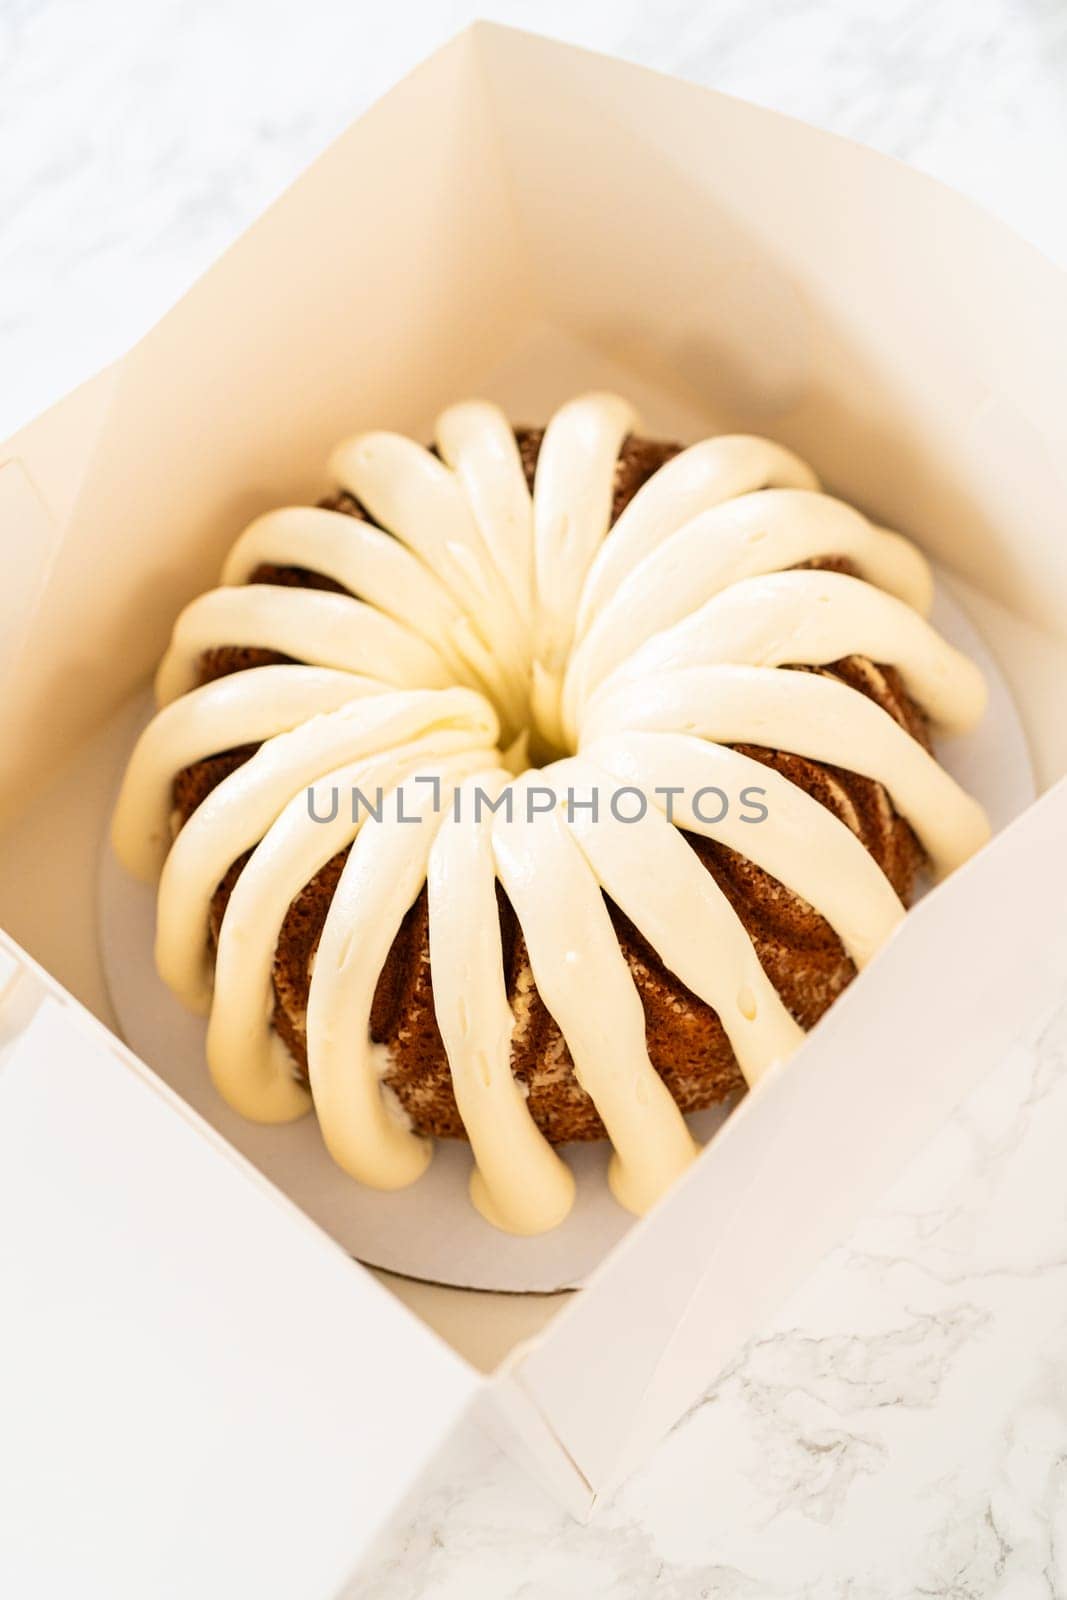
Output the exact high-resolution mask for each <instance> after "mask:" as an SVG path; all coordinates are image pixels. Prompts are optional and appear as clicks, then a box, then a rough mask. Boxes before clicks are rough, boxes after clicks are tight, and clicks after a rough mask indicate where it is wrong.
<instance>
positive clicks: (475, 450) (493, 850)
mask: <svg viewBox="0 0 1067 1600" xmlns="http://www.w3.org/2000/svg"><path fill="white" fill-rule="evenodd" d="M637 426H638V423H637V419H636V418H635V415H634V413H633V411H632V410H631V408H630V406H629V405H628V404H627V403H626V402H625V401H624V400H622V399H620V398H618V397H616V396H614V395H610V394H590V395H586V396H583V397H581V398H579V399H576V400H573V401H571V402H570V403H568V404H567V405H564V406H563V407H562V408H561V409H560V410H559V411H557V412H556V414H555V415H554V416H553V417H552V418H551V420H550V422H549V424H548V426H547V428H545V429H544V430H543V431H542V430H537V429H532V428H519V429H513V428H512V426H511V425H510V423H509V422H508V421H507V420H506V418H505V417H504V415H503V414H502V413H501V412H500V411H499V410H498V409H497V408H496V407H494V406H492V405H489V404H486V403H482V402H477V401H474V402H469V403H464V404H460V405H456V406H453V407H451V408H450V409H448V410H447V411H445V412H444V413H443V415H442V416H441V417H440V418H439V419H438V422H437V425H436V433H435V443H434V446H433V447H432V448H431V449H423V448H422V447H420V446H418V445H416V444H414V443H412V442H411V441H409V440H407V439H404V438H401V437H400V436H398V435H395V434H391V433H366V434H362V435H360V436H358V437H356V438H352V439H349V440H348V441H347V442H345V443H344V444H342V445H341V446H340V447H339V448H338V449H337V450H336V452H335V453H334V455H333V458H332V461H331V476H332V479H333V482H334V490H333V492H332V493H331V494H330V495H329V497H328V498H326V499H324V500H323V501H322V502H321V503H320V504H319V505H318V506H316V507H299V508H296V507H291V508H287V509H284V510H277V511H271V512H268V513H267V514H266V515H265V516H261V517H259V518H258V519H257V520H256V521H255V522H253V523H252V524H251V526H250V527H248V528H246V529H245V531H244V533H243V534H242V535H241V536H240V538H239V539H238V540H237V543H236V544H235V545H234V547H233V549H232V550H231V552H230V554H229V557H228V559H227V561H226V563H225V567H224V569H223V573H222V586H221V587H219V588H217V589H214V590H212V591H211V592H210V593H207V594H204V595H202V596H201V597H200V598H199V599H197V600H194V601H193V603H192V604H191V605H189V606H188V607H187V608H186V610H185V611H184V612H183V613H182V614H181V616H180V617H179V618H178V621H177V624H176V626H175V629H174V633H173V637H172V640H171V644H170V648H169V650H168V651H167V654H166V656H165V658H164V660H163V662H162V665H161V667H160V669H159V673H158V677H157V683H156V689H157V699H158V703H159V705H160V707H161V709H160V710H159V711H158V714H157V715H156V716H155V718H154V719H153V720H152V721H151V723H150V724H149V725H148V727H147V728H146V730H145V731H144V733H143V735H142V736H141V738H140V741H139V743H138V744H137V747H136V750H135V752H134V754H133V756H132V758H131V761H130V764H129V768H128V771H127V774H126V778H125V782H124V785H123V788H122V791H121V795H120V798H119V801H118V805H117V809H116V813H115V818H114V828H113V837H114V842H115V846H116V849H117V851H118V853H119V856H120V858H121V859H122V861H123V862H124V863H125V864H126V866H127V867H128V868H129V869H130V870H131V871H133V872H135V873H137V874H139V875H141V876H143V877H152V876H154V875H156V874H161V877H160V883H159V898H158V933H157V946H156V959H157V964H158V967H159V970H160V973H161V974H162V976H163V978H164V979H165V981H166V982H167V984H168V985H169V986H170V988H171V989H172V990H173V991H174V992H175V994H177V995H178V996H180V998H181V999H182V1000H183V1001H185V1002H186V1004H188V1005H189V1006H193V1007H198V1008H202V1009H203V1010H205V1011H209V1012H210V1020H209V1024H208V1033H207V1055H208V1063H209V1066H210V1070H211V1073H212V1075H213V1078H214V1081H215V1083H216V1085H217V1087H218V1090H219V1092H220V1093H221V1094H222V1095H223V1096H224V1098H225V1099H226V1100H227V1101H228V1102H229V1103H230V1104H231V1105H232V1106H234V1107H235V1108H237V1110H239V1111H240V1112H242V1113H243V1114H244V1115H246V1116H248V1117H251V1118H254V1119H257V1120H261V1121H269V1122H280V1121H285V1120H288V1119H290V1118H294V1117H297V1116H300V1115H302V1114H303V1113H304V1112H306V1111H307V1110H309V1109H310V1108H311V1107H312V1106H313V1107H314V1110H315V1112H316V1114H317V1116H318V1120H319V1123H320V1125H321V1130H322V1134H323V1138H324V1140H325V1143H326V1145H327V1147H328V1149H329V1151H330V1153H331V1154H332V1156H333V1157H334V1159H335V1160H336V1161H337V1162H338V1163H339V1164H340V1165H341V1166H342V1167H343V1168H345V1169H346V1170H347V1171H348V1172H349V1173H351V1174H352V1176H353V1177H355V1178H357V1179H358V1180H360V1181H361V1182H363V1183H366V1184H370V1185H374V1186H376V1187H379V1188H382V1189H391V1188H397V1187H400V1186H402V1185H406V1184H408V1183H411V1182H412V1181H413V1180H414V1179H416V1178H418V1176H419V1175H420V1173H421V1172H422V1171H423V1170H424V1168H425V1166H426V1164H427V1162H428V1161H429V1160H430V1156H431V1149H432V1138H467V1139H469V1141H470V1144H471V1147H472V1151H473V1155H474V1168H473V1176H472V1180H471V1194H472V1198H473V1200H474V1203H475V1204H476V1205H477V1206H478V1207H479V1209H480V1210H481V1211H482V1213H483V1214H484V1215H485V1216H486V1217H487V1218H488V1219H489V1220H490V1221H491V1222H493V1223H495V1224H496V1225H497V1226H499V1227H502V1228H506V1229H508V1230H510V1231H512V1232H517V1233H533V1232H538V1231H541V1230H543V1229H546V1228H548V1227H552V1226H554V1225H555V1224H557V1223H558V1222H559V1221H561V1220H562V1218H563V1217H564V1216H565V1215H566V1213H567V1211H568V1209H569V1207H570V1205H571V1201H572V1196H573V1179H572V1176H571V1173H570V1170H569V1169H568V1167H567V1165H566V1164H565V1162H564V1161H563V1160H562V1159H561V1157H560V1155H559V1153H558V1151H557V1149H556V1147H557V1146H559V1145H563V1144H566V1143H567V1142H568V1141H570V1140H586V1139H603V1138H607V1139H609V1140H610V1141H611V1144H612V1147H613V1155H612V1161H611V1167H610V1174H611V1176H610V1181H611V1185H612V1189H613V1192H614V1193H615V1195H616V1198H617V1199H618V1200H619V1201H620V1202H621V1203H622V1204H623V1205H624V1206H626V1207H628V1208H630V1209H631V1210H633V1211H636V1212H639V1211H642V1210H644V1209H645V1208H647V1207H648V1206H649V1205H650V1204H651V1203H652V1202H653V1201H654V1200H655V1199H656V1198H657V1197H658V1196H659V1195H660V1194H661V1193H662V1192H663V1190H664V1189H665V1187H666V1186H667V1185H668V1184H669V1183H670V1182H671V1181H672V1179H673V1178H674V1177H675V1176H676V1175H677V1174H678V1173H679V1172H680V1171H681V1170H682V1169H683V1168H684V1167H685V1166H686V1165H687V1164H688V1163H689V1162H690V1161H691V1159H692V1158H693V1155H694V1153H695V1149H696V1146H695V1144H694V1141H693V1138H692V1136H691V1133H690V1131H689V1128H688V1127H687V1124H686V1121H685V1114H686V1113H690V1112H694V1111H697V1110H700V1109H701V1108H705V1107H708V1106H710V1105H712V1104H714V1103H716V1102H719V1101H721V1100H723V1099H725V1098H726V1097H728V1096H730V1095H733V1094H735V1093H736V1092H738V1091H740V1090H743V1089H744V1087H745V1086H746V1085H751V1084H752V1083H754V1082H755V1081H756V1080H757V1079H758V1078H759V1077H760V1075H761V1074H763V1073H765V1072H767V1071H768V1070H769V1069H770V1068H771V1067H773V1066H775V1065H776V1064H777V1063H780V1062H781V1061H783V1060H784V1059H785V1058H786V1057H787V1056H788V1055H789V1054H790V1052H791V1051H792V1050H793V1049H794V1048H795V1047H796V1045H797V1044H798V1043H799V1041H800V1040H801V1038H802V1037H803V1032H804V1030H805V1029H808V1028H810V1027H812V1025H813V1024H814V1023H815V1022H816V1021H817V1020H818V1018H819V1017H820V1016H821V1015H822V1014H823V1012H824V1011H825V1010H826V1008H827V1007H828V1006H829V1005H830V1003H831V1002H832V1001H833V999H834V998H835V996H836V995H838V994H839V993H840V992H841V990H842V989H843V988H844V987H845V985H846V984H848V983H849V981H850V980H851V978H852V977H853V976H854V974H855V972H856V970H857V969H858V968H860V967H862V966H863V965H864V963H865V962H867V961H868V960H869V959H870V957H871V956H872V955H873V954H874V952H875V951H876V950H877V949H878V947H879V946H880V945H881V944H882V943H883V941H884V940H885V939H886V938H887V937H888V936H889V934H890V933H891V932H892V931H893V929H894V928H895V927H896V925H897V923H898V922H899V921H900V919H901V917H902V916H903V914H904V906H905V905H906V904H907V903H908V900H909V897H910V896H911V894H912V892H913V889H914V886H915V884H916V881H917V878H918V875H919V874H920V873H922V872H924V871H930V872H931V873H932V874H933V875H934V876H935V877H936V876H939V875H942V874H944V873H946V872H948V871H950V870H952V869H953V868H954V867H955V866H957V865H958V864H959V863H960V862H962V861H963V860H965V859H966V858H967V857H968V856H969V855H971V854H972V853H973V852H974V851H975V850H976V849H977V848H978V847H979V846H980V845H981V844H982V843H983V841H984V840H985V838H986V836H987V831H988V830H987V825H986V821H985V818H984V816H983V814H982V811H981V809H980V808H979V806H978V805H977V804H976V803H975V801H974V800H973V799H971V798H970V797H969V796H967V795H966V794H965V793H963V791H962V790H961V789H960V788H959V787H958V786H957V784H956V783H955V782H954V781H953V780H952V779H951V778H950V777H949V776H948V774H947V773H946V772H945V771H944V769H943V768H942V767H941V766H940V765H939V764H938V762H937V761H936V759H935V758H934V756H933V754H932V752H931V745H930V739H929V732H928V728H929V726H930V725H933V726H935V727H941V728H945V729H949V730H953V729H966V728H968V727H970V726H971V725H973V724H974V722H975V721H976V720H977V719H978V718H979V717H980V715H981V713H982V709H983V704H984V686H983V683H982V679H981V676H980V674H979V672H978V671H977V669H976V668H975V667H974V665H973V664H972V663H971V662H969V661H968V660H967V659H965V658H964V657H963V656H961V655H960V654H959V653H958V652H957V651H955V650H954V649H952V648H951V647H950V646H949V645H948V644H946V643H945V642H944V641H943V640H942V639H941V638H940V637H939V635H938V634H937V633H935V632H934V631H933V629H932V628H931V627H930V626H929V625H928V623H927V622H926V621H924V620H923V618H924V613H925V612H926V610H927V608H928V606H929V604H930V600H931V579H930V573H929V569H928V567H927V564H926V562H925V561H924V559H923V558H922V556H921V555H920V554H919V553H918V551H917V550H916V549H915V548H914V547H913V546H912V545H911V544H910V543H908V542H907V541H906V540H905V539H903V538H901V537H900V536H899V535H897V534H895V533H890V532H887V531H885V530H883V529H881V528H878V527H875V526H874V525H872V524H871V523H870V522H869V521H868V520H867V519H866V518H865V517H864V516H862V515H861V514H860V513H859V512H857V511H855V510H853V509H851V508H850V507H848V506H847V505H844V504H842V503H841V502H840V501H839V500H836V499H833V498H831V497H830V496H829V495H826V494H823V493H821V492H820V490H819V485H818V482H817V480H816V478H815V475H814V473H813V472H812V471H811V470H810V468H809V467H807V466H806V465H805V464H804V463H803V462H802V461H800V460H798V458H797V457H796V456H794V455H793V454H792V453H791V452H790V451H788V450H786V449H783V448H782V447H781V446H779V445H777V444H773V443H771V442H769V441H767V440H765V439H759V438H751V437H742V436H722V437H715V438H710V439H706V440H704V441H702V442H701V443H698V444H695V445H692V446H691V447H689V448H688V449H682V448H681V446H679V445H676V444H667V443H659V442H656V441H654V440H649V439H645V438H642V437H640V436H639V435H638V434H637V432H636V431H635V430H636V429H637Z"/></svg>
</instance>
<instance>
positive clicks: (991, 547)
mask: <svg viewBox="0 0 1067 1600" xmlns="http://www.w3.org/2000/svg"><path fill="white" fill-rule="evenodd" d="M476 38H477V42H478V46H479V49H480V51H481V53H482V56H483V59H484V62H485V72H486V78H487V80H488V82H489V85H490V90H491V93H492V96H493V115H494V127H495V129H496V135H497V138H498V141H499V143H500V147H501V152H502V156H503V159H504V161H505V162H506V164H507V168H508V171H509V173H510V174H511V179H512V185H513V189H514V192H515V195H516V200H517V204H516V218H517V225H518V227H519V228H520V230H521V232H522V238H523V255H524V258H525V260H526V261H527V264H528V270H529V271H530V273H531V275H532V280H533V289H534V293H535V295H536V297H537V300H538V303H539V304H540V305H541V306H542V308H543V315H545V316H547V317H548V318H549V319H550V320H552V321H553V322H555V323H557V324H559V325H560V326H561V327H565V328H567V329H568V330H570V331H571V332H573V333H574V334H576V335H577V336H578V337H580V338H581V339H583V340H585V341H587V342H588V343H590V344H593V345H595V346H596V347H598V348H600V349H602V350H605V351H607V352H609V353H610V354H611V356H612V358H613V359H614V360H616V361H620V362H623V363H625V364H626V365H628V366H630V367H632V368H633V369H634V370H636V371H640V372H642V373H644V374H647V375H648V376H649V377H650V378H652V379H653V380H655V381H658V382H659V383H661V384H662V385H663V386H664V387H666V388H668V389H671V390H674V391H679V390H681V391H682V392H684V393H686V394H688V395H689V396H690V397H691V398H692V400H693V401H694V402H695V403H697V404H699V406H700V407H701V408H702V409H703V410H704V411H705V413H706V412H708V411H710V412H711V414H712V415H713V416H715V417H716V418H717V419H718V422H719V426H720V427H722V428H725V429H727V430H730V431H749V432H754V433H768V434H770V435H771V436H772V437H774V438H777V439H780V440H782V441H783V442H784V443H786V444H789V445H791V446H792V447H793V448H794V449H796V450H797V451H799V453H800V454H801V455H802V456H804V457H806V458H807V459H808V460H810V461H811V462H812V464H813V465H814V466H815V467H816V468H817V469H818V470H819V472H820V473H821V474H822V476H823V477H824V479H825V481H826V482H827V483H828V484H830V485H831V486H832V487H833V488H834V490H835V492H837V493H840V494H841V495H843V497H844V498H846V499H850V500H853V501H856V502H858V503H859V504H861V505H862V506H864V507H865V508H867V509H869V510H871V511H872V512H873V513H874V514H876V515H877V516H878V517H880V518H881V519H882V520H884V521H886V522H887V523H889V524H890V525H891V526H895V527H899V528H901V529H902V530H903V531H905V532H908V533H911V534H913V535H914V536H915V537H917V538H918V539H919V540H920V542H921V543H922V544H923V545H924V547H925V548H926V549H927V550H928V552H929V553H930V554H932V555H934V556H935V557H936V558H937V559H938V560H939V561H941V562H942V563H944V564H945V565H947V566H950V567H953V568H955V569H956V570H959V571H961V572H962V573H963V574H964V576H965V577H967V578H968V579H970V580H971V581H972V582H974V583H976V584H978V585H979V586H980V587H982V588H983V589H984V590H985V591H986V593H988V594H991V595H994V596H996V597H997V598H998V599H1000V600H1002V601H1003V602H1004V603H1006V604H1007V605H1009V606H1011V607H1014V608H1017V609H1022V610H1024V611H1026V612H1027V613H1028V614H1029V616H1030V619H1031V620H1032V621H1035V622H1040V623H1043V624H1044V625H1045V626H1046V627H1049V628H1051V629H1053V630H1054V631H1057V632H1059V633H1060V634H1061V635H1062V634H1063V633H1064V632H1065V631H1067V621H1065V618H1067V606H1065V598H1064V597H1065V592H1067V538H1065V537H1064V521H1063V507H1064V505H1065V504H1067V416H1065V414H1064V409H1063V404H1062V382H1063V380H1062V374H1063V371H1064V368H1065V366H1067V296H1065V295H1064V279H1063V273H1062V272H1061V271H1060V270H1059V269H1058V268H1056V267H1054V266H1053V265H1052V264H1051V263H1050V262H1049V261H1047V260H1046V259H1045V258H1044V257H1043V256H1042V255H1041V254H1040V252H1038V251H1037V250H1035V249H1034V248H1033V247H1032V246H1030V245H1029V244H1027V243H1026V242H1025V241H1023V240H1022V239H1020V238H1019V237H1018V236H1017V235H1016V234H1014V233H1012V232H1011V231H1010V230H1009V229H1008V228H1006V227H1005V226H1004V225H1003V224H1002V223H1000V222H998V221H996V220H995V219H994V218H992V217H991V216H989V215H988V214H987V213H986V212H984V211H983V210H982V209H981V208H980V207H979V206H977V205H975V204H974V203H973V202H972V201H970V200H968V199H966V198H964V197H963V196H962V195H959V194H956V193H955V192H954V191H952V190H950V189H947V188H946V187H945V186H944V185H942V184H940V183H938V182H937V181H935V180H934V179H932V178H928V177H925V176H924V175H923V174H921V173H918V172H916V171H915V170H914V169H912V168H910V167H907V166H905V165H903V164H902V163H900V162H898V161H894V160H892V159H891V158H889V157H885V156H880V155H878V154H876V153H875V152H873V151H871V150H867V149H864V148H863V147H861V146H859V145H856V144H853V143H852V142H850V141H848V140H846V139H842V138H840V137H838V136H836V135H833V134H829V133H824V132H821V131H820V130H818V129H815V128H811V127H808V126H806V125H805V124H803V123H800V122H797V121H794V120H793V119H792V118H789V117H785V116H781V115H779V114H777V113H775V112H771V111H767V110H765V109H763V108H761V107H758V106H753V105H747V104H745V103H744V102H742V101H738V100H734V99H732V98H730V97H729V96H726V95H722V94H717V93H711V92H709V91H708V90H706V89H704V88H700V87H698V86H696V85H692V84H684V83H679V82H678V81H677V80H675V79H671V78H668V77H664V76H661V75H660V74H657V73H654V72H650V71H648V70H647V69H645V68H642V67H638V66H634V65H630V64H627V63H625V62H621V61H611V60H606V59H605V58H603V57H601V56H596V55H592V54H590V53H588V52H585V51H581V50H575V49H573V48H571V47H569V46H566V45H562V44H557V43H553V42H552V41H550V40H547V39H539V38H534V37H531V36H528V35H522V34H517V33H515V32H513V31H511V30H509V29H506V28H500V27H497V26H495V25H492V24H483V25H480V26H479V28H478V29H477V32H476ZM798 174H802V175H803V176H802V181H798ZM998 306H1000V307H1002V308H1003V315H995V314H993V315H991V311H992V312H995V311H996V308H997V307H998ZM961 530H966V534H967V537H966V539H965V540H962V541H961V538H960V534H961Z"/></svg>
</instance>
